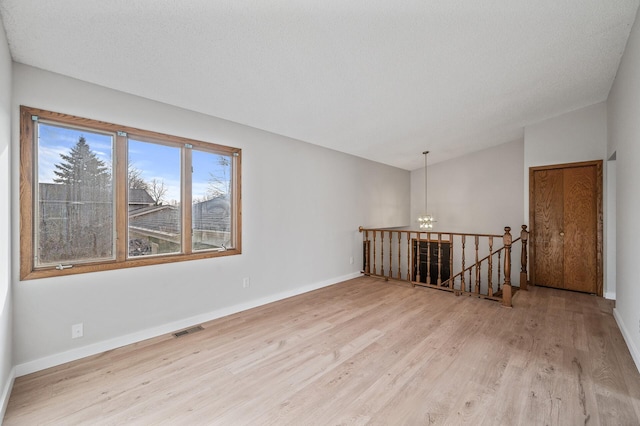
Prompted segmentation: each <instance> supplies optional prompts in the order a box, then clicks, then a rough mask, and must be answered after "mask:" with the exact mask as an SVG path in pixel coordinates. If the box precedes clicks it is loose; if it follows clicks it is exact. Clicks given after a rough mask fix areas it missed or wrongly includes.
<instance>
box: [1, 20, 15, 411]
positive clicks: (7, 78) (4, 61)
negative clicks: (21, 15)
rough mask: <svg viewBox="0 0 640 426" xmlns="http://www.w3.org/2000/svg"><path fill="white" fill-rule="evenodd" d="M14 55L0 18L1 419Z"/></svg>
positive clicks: (5, 393)
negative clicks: (12, 56)
mask: <svg viewBox="0 0 640 426" xmlns="http://www.w3.org/2000/svg"><path fill="white" fill-rule="evenodd" d="M11 152H12V148H11V56H10V54H9V46H8V44H7V38H6V35H5V32H4V27H3V25H2V22H1V21H0V235H1V236H2V237H0V392H2V394H1V398H2V399H1V400H0V419H2V418H3V417H4V411H5V409H6V404H7V402H8V401H9V392H10V391H11V386H12V384H13V376H14V373H13V360H12V352H13V343H12V332H11V331H12V330H11V327H12V325H11V318H12V311H11V310H12V297H11V287H10V285H9V283H10V279H11V245H10V244H11V216H10V207H9V206H10V205H11V196H10V195H11V185H10V179H11Z"/></svg>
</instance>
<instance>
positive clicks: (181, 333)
mask: <svg viewBox="0 0 640 426" xmlns="http://www.w3.org/2000/svg"><path fill="white" fill-rule="evenodd" d="M202 330H204V328H203V327H202V326H201V325H196V326H195V327H191V328H187V329H186V330H181V331H177V332H175V333H173V335H174V336H175V337H182V336H186V335H187V334H193V333H195V332H197V331H202Z"/></svg>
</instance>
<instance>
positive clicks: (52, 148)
mask: <svg viewBox="0 0 640 426" xmlns="http://www.w3.org/2000/svg"><path fill="white" fill-rule="evenodd" d="M20 144H21V147H20V149H21V161H20V164H21V167H20V179H21V186H20V188H21V190H20V209H21V210H20V211H21V213H20V216H21V217H20V220H21V224H20V229H21V231H20V250H21V253H20V254H21V256H20V276H21V279H33V278H43V277H50V276H57V275H68V274H77V273H83V272H93V271H99V270H108V269H118V268H127V267H133V266H144V265H153V264H159V263H167V262H177V261H184V260H193V259H203V258H209V257H215V256H227V255H232V254H239V253H241V234H240V230H241V223H240V211H241V210H240V200H241V197H240V165H241V150H240V149H237V148H231V147H226V146H222V145H216V144H212V143H207V142H201V141H195V140H190V139H185V138H180V137H176V136H169V135H164V134H159V133H155V132H151V131H146V130H139V129H133V128H128V127H125V126H119V125H115V124H110V123H104V122H99V121H94V120H90V119H85V118H79V117H74V116H70V115H64V114H58V113H53V112H49V111H44V110H39V109H35V108H28V107H21V135H20Z"/></svg>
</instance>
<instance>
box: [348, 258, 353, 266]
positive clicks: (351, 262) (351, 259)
mask: <svg viewBox="0 0 640 426" xmlns="http://www.w3.org/2000/svg"><path fill="white" fill-rule="evenodd" d="M349 263H350V264H352V265H353V256H351V257H350V258H349Z"/></svg>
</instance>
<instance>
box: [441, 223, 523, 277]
mask: <svg viewBox="0 0 640 426" xmlns="http://www.w3.org/2000/svg"><path fill="white" fill-rule="evenodd" d="M472 235H475V234H472ZM499 237H502V235H499ZM520 240H521V237H518V238H516V239H515V240H513V242H512V244H513V243H517V242H518V241H520ZM504 248H505V246H502V247H500V248H499V249H497V250H496V251H494V252H493V253H491V254H488V255H486V256H485V257H483V258H482V259H480V260H478V262H476V263H474V264H473V265H471V266H469V267H467V268H466V269H463V270H462V271H460V272H458V273H457V274H455V275H453V276H452V277H451V278H449V279H448V280H446V281H444V282H443V283H442V285H444V284H445V283H448V282H449V281H451V280H453V279H455V278H456V277H459V276H461V275H462V274H464V273H465V272H469V271H470V270H472V269H473V268H475V267H476V266H477V265H479V264H481V263H482V262H484V261H485V260H487V259H489V258H490V257H491V256H493V255H496V254H498V252H501V251H502V250H504Z"/></svg>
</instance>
